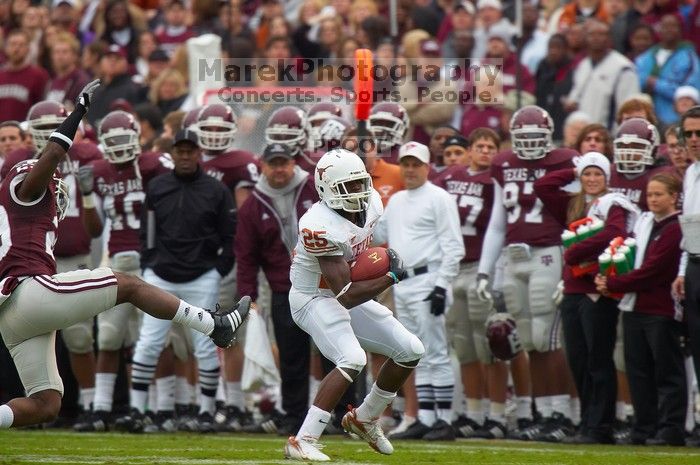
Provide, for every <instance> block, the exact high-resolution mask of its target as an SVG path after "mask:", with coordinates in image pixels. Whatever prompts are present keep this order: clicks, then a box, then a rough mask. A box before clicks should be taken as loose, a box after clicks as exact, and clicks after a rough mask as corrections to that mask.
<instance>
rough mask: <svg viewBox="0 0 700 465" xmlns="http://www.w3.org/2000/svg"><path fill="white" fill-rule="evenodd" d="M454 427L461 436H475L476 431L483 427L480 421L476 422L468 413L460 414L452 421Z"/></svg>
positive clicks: (458, 435)
mask: <svg viewBox="0 0 700 465" xmlns="http://www.w3.org/2000/svg"><path fill="white" fill-rule="evenodd" d="M452 427H453V428H454V429H455V432H456V433H457V437H460V438H471V437H474V433H475V432H476V431H477V430H479V429H481V425H479V423H477V422H475V421H474V420H472V419H471V418H468V417H467V416H466V415H460V416H459V417H457V419H456V420H455V421H454V422H453V423H452Z"/></svg>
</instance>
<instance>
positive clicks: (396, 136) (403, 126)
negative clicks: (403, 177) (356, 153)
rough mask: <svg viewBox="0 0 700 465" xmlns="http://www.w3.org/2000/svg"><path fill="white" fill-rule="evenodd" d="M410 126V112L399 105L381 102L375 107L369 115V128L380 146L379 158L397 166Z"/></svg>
mask: <svg viewBox="0 0 700 465" xmlns="http://www.w3.org/2000/svg"><path fill="white" fill-rule="evenodd" d="M410 124H411V123H410V120H409V118H408V112H407V111H406V109H405V108H404V107H402V106H401V105H399V104H398V103H394V102H381V103H377V104H376V105H374V106H373V107H372V110H371V111H370V114H369V128H370V130H371V131H372V134H374V137H375V138H376V139H377V143H378V144H379V150H378V151H377V156H378V157H380V158H383V159H384V161H386V162H389V163H394V164H397V163H398V160H399V147H401V146H402V145H403V142H404V139H405V138H406V134H408V127H409V125H410Z"/></svg>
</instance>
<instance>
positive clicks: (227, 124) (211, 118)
mask: <svg viewBox="0 0 700 465" xmlns="http://www.w3.org/2000/svg"><path fill="white" fill-rule="evenodd" d="M196 128H197V134H198V136H199V146H200V147H201V148H203V149H204V150H212V151H222V150H228V149H230V148H231V146H232V145H233V141H234V136H235V135H236V133H237V132H238V125H237V124H236V115H235V114H234V113H233V110H232V109H231V107H230V106H228V105H226V104H223V103H210V104H209V105H205V106H204V107H202V109H201V110H200V111H199V114H198V115H197V125H196Z"/></svg>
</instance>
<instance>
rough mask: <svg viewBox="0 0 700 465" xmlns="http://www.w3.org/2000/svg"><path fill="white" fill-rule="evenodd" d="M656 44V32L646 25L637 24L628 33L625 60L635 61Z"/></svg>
mask: <svg viewBox="0 0 700 465" xmlns="http://www.w3.org/2000/svg"><path fill="white" fill-rule="evenodd" d="M654 42H656V32H654V29H652V27H651V26H649V25H648V24H647V23H639V24H637V25H636V26H635V27H634V28H632V30H631V31H630V33H629V51H628V52H627V53H626V55H627V58H629V59H630V60H632V61H635V60H636V59H637V57H638V56H640V55H641V54H643V53H644V52H646V51H647V50H649V48H650V47H651V46H652V45H654Z"/></svg>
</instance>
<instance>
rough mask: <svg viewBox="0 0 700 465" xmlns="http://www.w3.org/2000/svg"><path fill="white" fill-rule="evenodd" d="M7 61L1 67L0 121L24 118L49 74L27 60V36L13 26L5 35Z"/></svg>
mask: <svg viewBox="0 0 700 465" xmlns="http://www.w3.org/2000/svg"><path fill="white" fill-rule="evenodd" d="M5 56H6V57H7V61H6V62H5V64H4V65H3V67H2V69H0V121H7V120H17V121H24V118H25V117H26V116H27V112H28V111H29V108H31V106H32V105H34V104H35V103H37V102H38V101H40V100H42V99H43V98H44V91H45V89H46V83H47V82H48V81H49V74H48V73H47V72H46V70H45V69H43V68H39V67H37V66H35V65H32V64H29V63H28V62H27V59H28V57H29V36H28V34H27V33H26V32H24V31H22V30H19V29H15V30H13V31H11V32H10V33H9V34H8V36H7V38H6V39H5Z"/></svg>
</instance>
